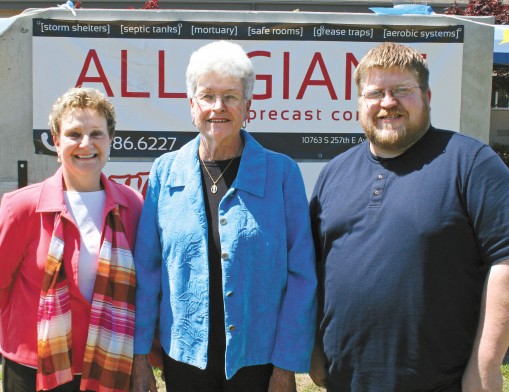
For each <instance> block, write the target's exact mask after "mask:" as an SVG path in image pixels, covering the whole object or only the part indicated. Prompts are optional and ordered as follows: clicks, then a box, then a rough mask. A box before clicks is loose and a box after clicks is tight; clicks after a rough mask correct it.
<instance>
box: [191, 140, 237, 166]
mask: <svg viewBox="0 0 509 392" xmlns="http://www.w3.org/2000/svg"><path fill="white" fill-rule="evenodd" d="M243 148H244V142H243V141H242V138H241V137H239V138H236V139H235V140H234V141H232V142H231V143H227V144H224V143H223V144H211V143H210V142H208V141H207V140H206V139H205V138H203V137H202V138H201V141H200V147H199V148H198V154H199V156H200V158H201V159H202V160H203V161H225V160H227V159H232V158H235V157H238V156H240V155H241V154H242V150H243Z"/></svg>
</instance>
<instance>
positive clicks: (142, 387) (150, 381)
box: [130, 354, 157, 392]
mask: <svg viewBox="0 0 509 392" xmlns="http://www.w3.org/2000/svg"><path fill="white" fill-rule="evenodd" d="M130 392H157V386H156V378H155V377H154V373H153V372H152V367H151V366H150V364H149V363H148V356H147V355H145V354H135V355H134V359H133V371H132V373H131V388H130Z"/></svg>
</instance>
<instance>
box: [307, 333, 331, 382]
mask: <svg viewBox="0 0 509 392" xmlns="http://www.w3.org/2000/svg"><path fill="white" fill-rule="evenodd" d="M309 377H311V380H313V382H314V383H315V384H316V385H318V386H319V387H322V388H325V379H326V378H327V359H326V358H325V354H324V352H323V350H322V348H321V347H320V346H319V345H318V343H315V347H314V348H313V354H312V355H311V369H310V370H309Z"/></svg>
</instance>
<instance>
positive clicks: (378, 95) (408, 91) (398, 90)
mask: <svg viewBox="0 0 509 392" xmlns="http://www.w3.org/2000/svg"><path fill="white" fill-rule="evenodd" d="M416 88H421V86H409V87H395V88H392V89H390V90H368V91H366V92H365V93H364V94H362V96H363V97H364V99H365V100H366V101H371V102H379V101H382V100H383V99H384V98H385V96H386V95H387V94H388V93H391V95H392V96H393V97H394V98H404V97H408V96H409V95H412V94H413V93H414V89H416Z"/></svg>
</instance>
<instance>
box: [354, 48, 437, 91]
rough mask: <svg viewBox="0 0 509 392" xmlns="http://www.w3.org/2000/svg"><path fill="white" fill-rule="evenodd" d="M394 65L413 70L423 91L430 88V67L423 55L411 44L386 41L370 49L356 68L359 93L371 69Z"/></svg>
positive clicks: (392, 66)
mask: <svg viewBox="0 0 509 392" xmlns="http://www.w3.org/2000/svg"><path fill="white" fill-rule="evenodd" d="M394 67H396V68H400V69H401V70H407V71H410V72H412V73H413V74H414V75H415V77H416V79H417V82H418V83H419V86H420V87H421V89H422V90H423V91H425V90H427V89H428V88H429V69H428V65H427V64H426V60H424V58H423V57H422V55H421V54H420V53H419V52H417V51H416V50H415V49H413V48H411V47H409V46H406V45H402V44H397V43H394V42H384V43H382V44H380V45H378V46H375V47H374V48H372V49H370V50H369V51H368V53H366V55H365V56H364V57H363V58H362V59H361V61H360V63H359V65H358V66H357V68H356V69H355V73H354V79H355V84H356V85H357V93H358V95H359V96H360V95H361V94H362V90H363V88H364V83H365V81H366V76H367V74H368V72H369V71H370V70H372V69H373V68H394Z"/></svg>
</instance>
